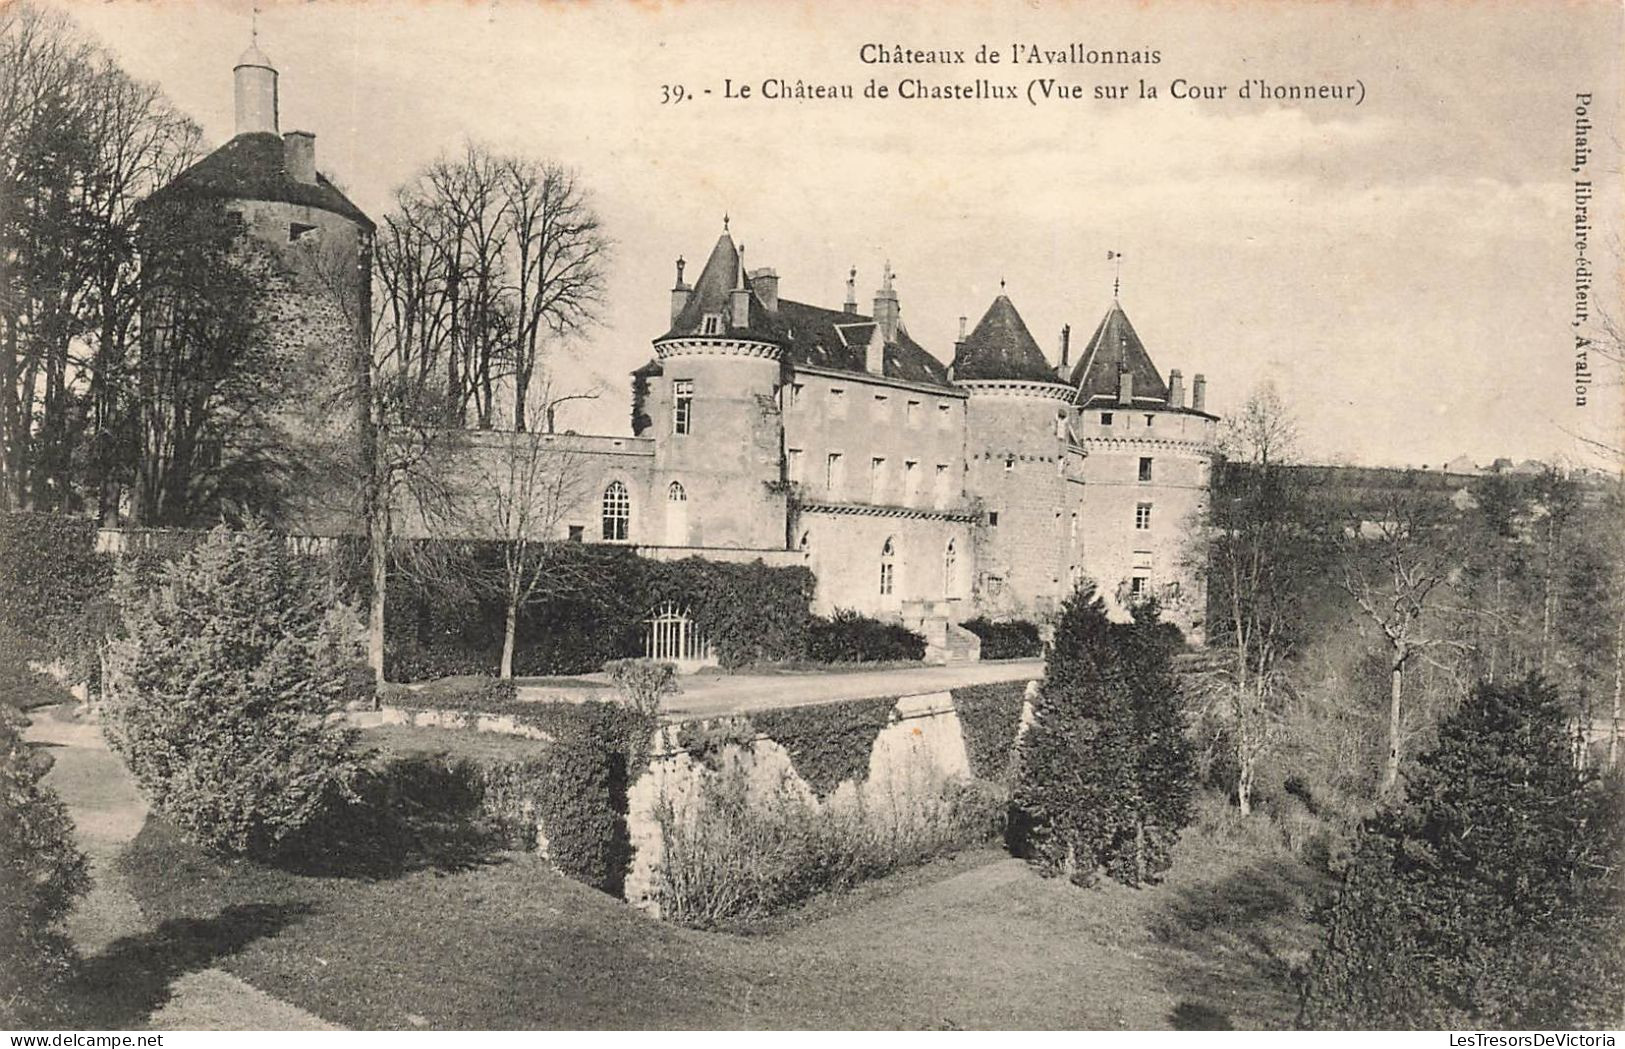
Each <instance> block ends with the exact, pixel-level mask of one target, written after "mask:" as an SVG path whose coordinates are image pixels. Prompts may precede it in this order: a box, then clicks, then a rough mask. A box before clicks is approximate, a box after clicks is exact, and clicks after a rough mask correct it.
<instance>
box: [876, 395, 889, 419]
mask: <svg viewBox="0 0 1625 1049" xmlns="http://www.w3.org/2000/svg"><path fill="white" fill-rule="evenodd" d="M887 400H888V398H887V397H886V395H885V394H883V393H877V394H875V418H877V419H884V418H885V417H886V408H887V406H888V405H887Z"/></svg>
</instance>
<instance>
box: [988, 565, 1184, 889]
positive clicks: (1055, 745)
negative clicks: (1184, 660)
mask: <svg viewBox="0 0 1625 1049" xmlns="http://www.w3.org/2000/svg"><path fill="white" fill-rule="evenodd" d="M1171 656H1172V647H1171V645H1170V644H1169V641H1168V635H1167V634H1166V631H1165V630H1164V628H1162V627H1161V626H1160V625H1159V624H1157V622H1156V613H1155V607H1154V606H1152V607H1149V608H1147V609H1143V610H1142V618H1141V620H1140V621H1138V622H1136V623H1134V624H1122V625H1119V624H1113V623H1111V622H1110V621H1109V620H1108V619H1107V617H1106V609H1105V605H1104V603H1103V602H1102V601H1101V599H1100V598H1099V597H1098V596H1097V595H1096V594H1095V592H1094V588H1093V587H1092V586H1087V585H1086V586H1085V587H1083V588H1080V589H1079V590H1078V591H1077V592H1076V593H1074V594H1073V595H1072V597H1071V598H1069V599H1068V601H1067V602H1066V604H1065V606H1064V607H1063V608H1062V611H1061V616H1060V620H1059V622H1058V623H1057V624H1056V628H1055V641H1054V644H1053V646H1052V648H1051V651H1050V657H1049V662H1048V668H1047V671H1046V676H1045V680H1044V684H1043V687H1042V689H1041V691H1040V692H1039V696H1038V700H1037V702H1036V703H1035V704H1034V710H1033V715H1034V716H1033V723H1032V725H1031V726H1030V727H1029V728H1028V730H1027V732H1026V734H1025V735H1024V736H1023V737H1022V740H1021V744H1020V746H1019V747H1018V748H1017V752H1016V762H1017V766H1016V767H1017V773H1016V786H1015V790H1014V793H1013V797H1012V800H1011V806H1010V821H1009V825H1008V829H1007V832H1006V840H1007V843H1008V844H1009V846H1010V849H1011V851H1012V852H1013V853H1014V854H1015V855H1017V856H1022V857H1024V858H1026V859H1027V860H1028V861H1029V862H1031V863H1033V864H1034V865H1035V866H1037V867H1038V868H1039V870H1041V871H1042V872H1044V873H1046V874H1054V875H1065V876H1067V877H1068V878H1070V879H1071V880H1072V881H1073V882H1075V883H1077V884H1080V885H1088V884H1091V883H1092V882H1094V881H1095V879H1096V878H1098V877H1099V875H1100V874H1101V873H1102V872H1104V873H1106V874H1107V875H1109V876H1110V877H1112V878H1114V879H1116V880H1118V881H1122V882H1125V883H1126V884H1130V885H1138V884H1142V883H1144V882H1151V881H1156V880H1158V879H1159V878H1160V877H1161V875H1162V874H1163V873H1164V872H1165V871H1166V870H1167V868H1168V866H1169V864H1170V862H1171V855H1172V849H1173V844H1174V842H1175V841H1176V840H1177V838H1178V835H1179V832H1180V830H1181V829H1182V828H1183V827H1184V826H1185V824H1186V823H1188V822H1189V819H1190V794H1191V786H1192V779H1193V775H1194V771H1193V764H1192V759H1191V753H1190V749H1189V746H1188V744H1186V743H1185V742H1184V738H1183V731H1184V725H1183V713H1182V708H1181V705H1180V696H1179V691H1178V687H1177V683H1176V681H1175V680H1174V678H1173V674H1172V670H1171V667H1170V665H1169V660H1170V658H1171Z"/></svg>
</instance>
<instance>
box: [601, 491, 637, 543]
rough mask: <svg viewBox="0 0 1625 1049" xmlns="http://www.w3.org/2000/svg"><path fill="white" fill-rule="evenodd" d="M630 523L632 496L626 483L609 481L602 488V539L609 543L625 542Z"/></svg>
mask: <svg viewBox="0 0 1625 1049" xmlns="http://www.w3.org/2000/svg"><path fill="white" fill-rule="evenodd" d="M631 523H632V497H631V496H630V495H628V494H627V492H626V485H624V484H622V483H621V482H619V481H611V482H609V487H608V488H605V489H604V539H605V541H606V542H611V543H624V542H626V536H627V530H628V526H629V525H630V524H631Z"/></svg>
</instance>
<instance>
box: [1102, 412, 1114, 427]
mask: <svg viewBox="0 0 1625 1049" xmlns="http://www.w3.org/2000/svg"><path fill="white" fill-rule="evenodd" d="M1111 424H1112V413H1111V412H1101V413H1100V425H1102V426H1110V425H1111Z"/></svg>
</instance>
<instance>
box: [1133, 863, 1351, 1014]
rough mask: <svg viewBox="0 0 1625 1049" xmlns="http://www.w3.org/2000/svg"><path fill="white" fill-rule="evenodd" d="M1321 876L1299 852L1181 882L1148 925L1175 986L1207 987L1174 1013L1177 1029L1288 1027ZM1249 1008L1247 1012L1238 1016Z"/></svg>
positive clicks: (1311, 935) (1311, 936)
mask: <svg viewBox="0 0 1625 1049" xmlns="http://www.w3.org/2000/svg"><path fill="white" fill-rule="evenodd" d="M1319 884H1320V878H1319V876H1318V875H1316V874H1315V873H1314V872H1313V871H1312V870H1311V869H1310V868H1309V867H1308V866H1306V865H1305V864H1303V863H1302V862H1300V861H1298V860H1297V859H1295V858H1294V857H1292V856H1291V855H1286V854H1281V855H1270V856H1261V857H1257V858H1255V859H1253V860H1251V861H1250V862H1246V863H1243V864H1241V865H1239V866H1237V867H1236V868H1235V869H1233V870H1232V871H1230V872H1229V873H1228V874H1226V875H1224V876H1222V877H1220V878H1217V879H1214V880H1211V881H1206V880H1204V881H1197V882H1194V883H1191V884H1185V885H1181V886H1179V887H1177V888H1175V889H1174V891H1173V892H1172V893H1170V894H1169V896H1168V898H1167V901H1166V903H1165V904H1164V906H1163V907H1162V908H1160V909H1159V910H1158V911H1157V912H1156V913H1154V914H1152V915H1151V916H1150V917H1149V920H1148V926H1149V929H1150V931H1151V932H1152V934H1153V936H1154V937H1155V938H1156V940H1157V942H1158V943H1159V944H1160V946H1161V948H1162V949H1161V950H1159V951H1158V952H1157V953H1156V955H1155V956H1154V957H1155V959H1156V961H1157V963H1158V964H1159V965H1161V966H1162V967H1163V968H1165V969H1166V970H1167V971H1168V973H1169V977H1170V983H1171V984H1172V985H1173V986H1178V987H1190V988H1201V992H1200V993H1199V994H1196V995H1192V996H1191V997H1189V998H1186V999H1185V1000H1183V1001H1181V1002H1180V1003H1179V1005H1178V1006H1177V1007H1176V1008H1175V1009H1174V1010H1173V1012H1172V1013H1171V1014H1170V1015H1169V1018H1168V1019H1169V1023H1170V1024H1171V1025H1172V1026H1173V1027H1174V1028H1175V1029H1176V1030H1210V1031H1211V1030H1225V1029H1229V1028H1231V1027H1232V1026H1235V1027H1243V1028H1253V1027H1286V1026H1290V1025H1291V1023H1292V1019H1293V1017H1294V1016H1295V1014H1296V1011H1297V992H1296V988H1295V986H1294V984H1293V971H1294V968H1295V964H1294V963H1295V961H1301V960H1302V957H1303V956H1307V953H1308V950H1309V948H1310V947H1311V946H1312V945H1313V942H1314V931H1313V929H1314V927H1313V926H1312V925H1311V924H1310V923H1309V921H1308V919H1307V916H1306V908H1307V906H1308V904H1309V902H1310V900H1311V899H1312V897H1313V895H1314V893H1315V891H1316V889H1317V887H1318V886H1319ZM1237 1004H1241V1005H1242V1006H1243V1007H1244V1008H1245V1009H1246V1010H1247V1014H1246V1015H1243V1016H1234V1015H1231V1012H1230V1011H1229V1010H1234V1009H1235V1007H1236V1005H1237Z"/></svg>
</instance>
